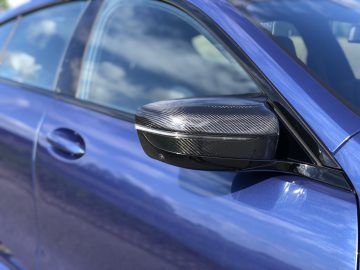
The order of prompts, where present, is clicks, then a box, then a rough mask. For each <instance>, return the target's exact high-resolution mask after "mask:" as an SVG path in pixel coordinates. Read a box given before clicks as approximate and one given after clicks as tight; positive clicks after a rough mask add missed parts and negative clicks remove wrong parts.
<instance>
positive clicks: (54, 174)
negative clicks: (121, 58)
mask: <svg viewBox="0 0 360 270" xmlns="http://www.w3.org/2000/svg"><path fill="white" fill-rule="evenodd" d="M57 2H59V3H60V2H62V1H52V0H44V1H33V2H30V3H29V4H26V5H24V6H21V7H19V8H17V9H14V10H11V11H9V12H7V13H5V14H3V16H2V17H1V21H0V23H4V22H6V21H9V20H11V19H12V18H14V17H16V16H18V15H21V14H26V13H28V12H30V11H33V10H38V9H40V8H44V7H46V6H48V5H53V4H55V3H57ZM100 2H101V1H92V3H90V4H88V7H87V8H88V9H89V10H91V9H93V10H94V12H95V10H97V9H98V8H99V6H100V5H101V3H100ZM185 2H186V5H188V4H191V5H192V8H193V9H195V10H199V11H201V13H199V14H206V15H207V16H208V17H209V18H207V20H209V19H210V20H212V21H213V22H214V23H216V24H217V25H218V26H219V27H220V28H221V29H222V30H223V31H224V32H225V33H226V34H227V35H228V36H230V37H231V38H232V40H233V41H234V42H235V43H236V44H237V46H238V47H239V48H241V50H242V51H243V52H244V53H245V54H246V55H247V57H248V58H249V59H250V60H251V62H253V63H254V64H255V65H256V66H257V67H258V69H259V70H261V72H262V73H263V74H264V76H265V77H266V78H267V79H268V80H269V81H270V82H271V83H272V85H274V87H275V88H276V89H277V90H278V91H279V93H280V95H281V96H282V97H284V99H286V100H287V102H288V103H289V104H290V105H291V106H292V108H293V110H294V111H295V112H296V113H297V114H298V115H300V116H301V118H302V120H303V121H304V122H305V123H306V124H307V126H308V127H309V128H310V130H311V131H312V132H313V133H314V134H315V135H316V137H317V138H318V139H319V140H320V141H321V142H322V143H323V144H324V146H325V147H326V148H327V150H328V151H329V152H330V153H331V154H332V155H333V156H334V157H335V159H336V161H337V162H338V163H339V165H340V166H341V168H342V169H343V170H344V171H345V173H346V174H347V176H348V178H349V180H350V181H351V183H352V185H353V187H354V189H353V191H347V190H343V189H339V188H335V187H332V186H329V185H326V184H324V183H321V182H317V181H314V180H311V179H308V178H305V177H300V176H294V175H290V174H289V175H287V174H277V173H268V172H256V173H255V172H247V173H242V172H214V171H197V170H191V169H183V168H178V167H175V166H171V165H168V164H165V163H161V162H159V161H156V160H153V159H151V158H150V157H148V156H146V154H145V153H144V151H143V150H142V147H141V145H140V142H139V139H138V137H137V133H136V130H135V128H134V123H133V122H132V121H127V120H122V119H119V118H118V117H116V116H112V115H109V114H104V113H102V112H101V111H98V110H93V108H92V107H86V106H83V105H79V104H78V103H76V102H73V101H71V100H70V99H68V98H67V97H63V96H61V94H57V93H56V94H53V93H43V92H42V91H39V90H38V89H36V88H34V87H29V86H24V85H23V84H21V83H16V82H11V81H8V80H1V81H0V149H1V152H0V156H1V158H0V159H1V160H0V167H1V169H0V194H1V196H0V241H1V242H2V243H3V245H4V248H3V249H2V248H0V254H1V257H0V262H1V263H2V264H3V268H1V267H0V269H52V270H54V269H67V270H70V269H78V270H79V269H88V270H90V269H178V268H181V269H222V268H223V269H357V267H358V266H357V265H358V230H359V228H358V198H357V193H358V191H360V169H359V168H360V167H359V164H360V160H359V159H360V156H359V153H360V135H359V132H360V118H359V116H358V115H357V114H356V113H354V112H353V111H352V110H350V109H349V108H348V107H346V106H345V105H344V104H343V103H342V102H340V101H339V100H338V99H337V98H336V97H334V96H333V95H332V94H331V93H330V92H329V91H328V90H327V89H325V88H324V86H323V85H321V84H320V83H319V82H318V81H317V80H316V79H314V78H313V77H312V76H311V75H310V74H309V73H308V72H307V71H306V70H305V69H304V68H303V67H302V66H301V65H299V64H298V63H297V62H296V61H294V60H293V59H292V58H291V57H289V55H288V54H287V53H286V52H285V51H284V50H282V49H281V48H280V47H279V46H278V45H277V44H276V43H274V41H273V40H272V39H271V38H270V37H269V36H267V35H265V34H264V32H263V31H261V30H260V29H259V28H258V27H257V26H255V25H254V24H253V23H252V22H251V21H249V20H248V19H247V18H246V17H245V16H243V15H242V14H241V13H240V12H239V11H238V10H237V9H235V7H234V6H232V5H230V4H229V3H228V1H225V0H211V1H210V0H209V1H204V0H189V1H184V5H185ZM88 14H90V13H86V12H85V13H84V18H83V19H82V20H83V21H86V19H87V18H85V17H86V16H88ZM90 17H91V16H90ZM200 19H201V18H200ZM83 23H84V22H83ZM79 31H80V32H81V30H77V31H76V32H75V35H76V34H78V33H79ZM69 48H72V47H71V46H70V47H69ZM82 49H84V48H81V46H80V47H78V49H77V50H82ZM67 53H68V54H69V53H70V54H71V52H67ZM63 67H66V63H64V64H63ZM65 73H67V72H65ZM68 73H70V71H68ZM66 76H70V75H66V74H64V75H63V76H60V81H59V82H58V88H59V89H62V88H63V87H64V85H66V83H64V82H63V81H61V79H63V80H65V78H66ZM59 128H66V129H71V130H75V131H76V132H78V133H79V134H81V136H82V137H83V139H84V141H85V143H86V154H85V155H84V156H83V157H82V158H81V159H79V160H76V161H71V160H70V161H69V160H67V159H65V158H63V157H61V156H59V155H57V153H55V152H54V151H53V149H51V147H50V145H49V143H48V140H47V135H48V134H49V133H51V132H53V131H54V130H57V129H59ZM5 247H6V248H5ZM9 250H11V253H10V251H9ZM6 267H7V268H6Z"/></svg>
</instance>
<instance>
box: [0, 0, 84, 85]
mask: <svg viewBox="0 0 360 270" xmlns="http://www.w3.org/2000/svg"><path fill="white" fill-rule="evenodd" d="M83 5H84V3H81V2H74V3H69V4H63V5H58V6H55V7H51V8H47V9H43V10H41V11H38V12H35V13H32V14H30V15H27V16H25V17H23V18H21V19H19V22H18V25H17V28H16V32H15V33H14V35H13V37H12V39H11V41H10V43H9V44H8V46H7V48H6V51H5V53H4V54H3V59H2V61H1V62H2V64H1V66H0V76H2V77H5V78H7V79H11V80H14V81H17V82H21V83H25V84H29V85H33V86H37V87H40V88H44V89H54V84H55V80H56V75H57V70H58V67H59V64H60V62H61V59H62V56H63V54H64V51H65V49H66V47H67V44H68V42H69V39H70V37H71V34H72V33H73V30H74V27H75V26H76V21H77V18H78V17H79V14H80V13H81V9H82V7H83Z"/></svg>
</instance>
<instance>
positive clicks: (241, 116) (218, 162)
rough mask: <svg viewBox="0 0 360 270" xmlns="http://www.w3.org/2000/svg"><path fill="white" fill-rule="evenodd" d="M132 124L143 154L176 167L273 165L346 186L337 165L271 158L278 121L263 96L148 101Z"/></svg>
mask: <svg viewBox="0 0 360 270" xmlns="http://www.w3.org/2000/svg"><path fill="white" fill-rule="evenodd" d="M136 129H137V131H138V135H139V138H140V141H141V144H142V147H143V149H144V151H145V153H146V154H147V155H149V156H150V157H152V158H154V159H157V160H159V161H162V162H165V163H168V164H172V165H175V166H178V167H183V168H190V169H199V170H222V171H225V170H230V171H233V170H247V171H273V172H274V171H275V172H281V173H287V174H293V175H300V176H303V177H307V178H312V179H314V180H317V181H321V182H324V183H327V184H330V185H332V186H336V187H340V188H343V189H346V190H352V187H351V185H349V183H348V181H347V178H346V175H345V173H344V172H343V171H341V170H337V169H332V168H328V167H323V166H318V165H313V164H308V163H302V162H296V161H291V160H278V159H276V152H277V146H278V140H279V133H280V125H279V121H278V119H277V116H276V115H275V114H274V113H273V112H272V111H271V110H270V109H269V107H268V106H267V103H266V99H265V98H263V97H258V96H257V97H254V96H242V97H240V96H238V97H219V98H216V97H213V98H193V99H182V100H171V101H162V102H156V103H151V104H148V105H145V106H143V107H141V108H140V109H139V110H138V111H137V114H136Z"/></svg>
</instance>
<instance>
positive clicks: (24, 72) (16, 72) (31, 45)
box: [0, 4, 82, 269]
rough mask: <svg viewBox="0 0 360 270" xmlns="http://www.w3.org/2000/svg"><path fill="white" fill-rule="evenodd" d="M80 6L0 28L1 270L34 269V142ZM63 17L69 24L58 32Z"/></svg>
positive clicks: (16, 20) (46, 12)
mask: <svg viewBox="0 0 360 270" xmlns="http://www.w3.org/2000/svg"><path fill="white" fill-rule="evenodd" d="M81 6H82V4H69V5H64V6H62V5H61V6H57V7H52V8H49V9H47V8H44V9H40V10H37V11H36V12H33V13H30V14H28V15H24V16H22V14H18V16H17V17H15V18H13V19H10V21H7V22H5V23H4V24H2V25H1V26H0V43H1V48H2V49H1V64H0V269H35V261H36V260H35V257H36V253H37V244H38V228H37V220H36V217H37V215H36V209H35V201H34V191H35V190H34V189H35V187H34V184H35V183H34V182H33V171H32V169H33V164H32V161H33V153H34V151H36V149H35V148H34V147H35V146H36V144H35V141H36V140H37V133H38V129H39V126H40V123H41V121H42V119H43V115H44V112H45V111H46V110H47V108H48V107H51V102H52V98H50V96H51V94H52V93H53V90H54V89H53V85H54V84H55V80H56V74H57V70H58V68H59V67H60V58H61V56H62V55H63V54H64V52H65V45H66V43H67V42H68V41H69V37H70V35H71V31H72V30H74V25H75V22H76V18H77V16H78V14H79V11H81ZM65 16H67V20H68V22H70V23H72V24H73V25H66V23H65V24H64V25H65V26H67V28H66V29H62V30H59V29H58V27H59V22H61V21H62V23H64V18H65ZM54 42H55V43H56V44H57V45H56V46H57V47H56V48H55V47H51V48H49V47H47V46H53V45H52V43H54ZM52 49H54V50H55V51H52ZM49 54H51V55H52V58H51V59H49V58H48V55H49Z"/></svg>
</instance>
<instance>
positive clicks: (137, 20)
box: [76, 0, 259, 113]
mask: <svg viewBox="0 0 360 270" xmlns="http://www.w3.org/2000/svg"><path fill="white" fill-rule="evenodd" d="M82 67H83V69H82V73H81V78H80V84H79V88H78V91H77V93H76V97H77V98H78V99H81V100H85V101H88V102H90V103H95V104H100V105H103V106H106V107H109V108H113V109H118V110H121V111H125V112H128V113H134V112H135V111H136V109H137V108H138V107H139V106H142V105H144V104H146V103H150V102H154V101H159V100H166V99H176V98H186V97H194V96H195V97H198V96H214V95H234V94H244V93H258V92H259V90H258V88H257V86H256V84H255V83H254V81H253V80H252V79H251V78H250V76H249V75H248V74H247V73H246V72H245V70H244V69H243V68H242V67H241V66H240V65H239V64H237V63H236V62H235V60H234V59H233V58H232V57H231V56H230V55H229V54H228V53H227V52H226V51H225V49H224V48H223V47H222V46H221V45H220V44H219V43H218V42H217V41H216V40H215V39H214V38H213V37H212V36H211V35H210V34H209V33H208V32H207V31H206V30H205V29H204V28H203V27H202V26H200V25H199V24H198V23H197V22H195V21H194V20H193V19H192V18H190V17H189V16H187V15H186V14H184V13H182V12H180V11H178V10H177V9H175V8H173V7H171V6H169V5H166V4H164V3H160V2H157V1H148V0H132V1H127V0H106V1H105V2H104V5H103V8H102V10H101V12H100V14H99V16H98V19H97V21H96V22H95V26H94V29H93V33H92V36H91V38H90V41H89V44H88V48H87V52H86V55H85V58H84V60H83V65H82Z"/></svg>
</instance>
